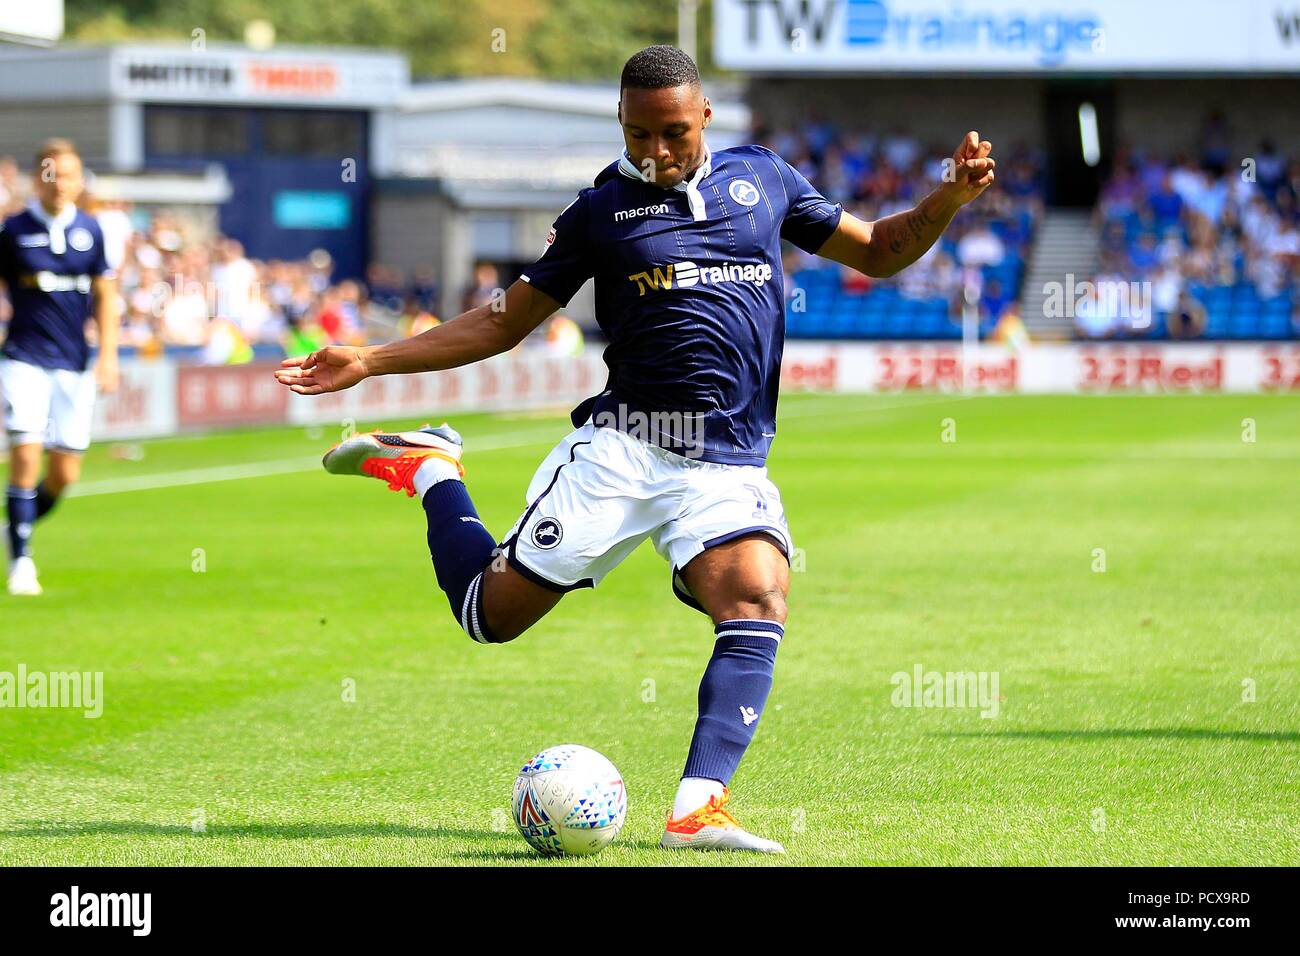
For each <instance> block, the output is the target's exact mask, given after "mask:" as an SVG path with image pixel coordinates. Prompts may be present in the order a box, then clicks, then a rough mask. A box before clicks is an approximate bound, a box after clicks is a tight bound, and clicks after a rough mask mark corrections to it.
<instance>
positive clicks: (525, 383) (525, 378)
mask: <svg viewBox="0 0 1300 956" xmlns="http://www.w3.org/2000/svg"><path fill="white" fill-rule="evenodd" d="M512 371H513V372H514V382H513V385H514V387H513V388H512V389H511V394H512V395H513V396H514V397H515V398H523V397H525V396H526V395H527V394H528V392H529V390H530V389H531V388H532V387H533V376H532V371H531V370H530V369H529V368H528V362H527V360H525V359H515V360H514V363H513V368H512Z"/></svg>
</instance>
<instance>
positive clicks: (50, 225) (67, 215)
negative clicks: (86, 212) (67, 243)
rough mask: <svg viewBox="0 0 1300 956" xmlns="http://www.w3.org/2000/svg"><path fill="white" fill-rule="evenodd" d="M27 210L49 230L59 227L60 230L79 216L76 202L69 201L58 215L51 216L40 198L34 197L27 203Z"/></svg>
mask: <svg viewBox="0 0 1300 956" xmlns="http://www.w3.org/2000/svg"><path fill="white" fill-rule="evenodd" d="M27 211H28V212H30V213H31V214H32V216H33V217H34V218H35V219H36V221H37V222H39V223H40V224H41V225H42V226H44V227H45V228H46V229H47V230H48V229H57V230H59V231H60V232H62V231H63V230H65V229H67V228H68V227H69V226H70V225H72V222H73V220H75V219H76V218H77V207H76V205H75V204H74V203H68V205H67V206H65V207H64V208H63V211H62V212H61V213H59V214H58V215H57V216H51V215H50V214H49V213H48V212H46V211H45V207H44V206H42V205H41V203H40V200H37V199H33V200H31V201H29V202H28V203H27Z"/></svg>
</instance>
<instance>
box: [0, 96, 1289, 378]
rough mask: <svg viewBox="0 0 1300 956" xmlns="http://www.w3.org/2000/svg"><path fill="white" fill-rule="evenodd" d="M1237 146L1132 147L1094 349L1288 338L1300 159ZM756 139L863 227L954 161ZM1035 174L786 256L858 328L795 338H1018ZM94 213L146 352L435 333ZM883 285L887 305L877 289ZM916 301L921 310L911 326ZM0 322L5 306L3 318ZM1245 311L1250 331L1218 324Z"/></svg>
mask: <svg viewBox="0 0 1300 956" xmlns="http://www.w3.org/2000/svg"><path fill="white" fill-rule="evenodd" d="M1230 140H1231V136H1230V131H1229V130H1228V129H1227V127H1226V124H1225V122H1224V121H1223V119H1222V117H1219V116H1212V117H1211V118H1210V119H1209V120H1208V121H1207V123H1206V127H1205V129H1204V130H1202V131H1201V139H1200V141H1201V142H1202V143H1203V144H1204V148H1203V150H1202V151H1201V153H1200V155H1198V156H1195V157H1192V156H1188V155H1173V156H1169V155H1163V154H1160V153H1154V152H1142V151H1137V150H1128V149H1125V150H1122V151H1121V152H1120V154H1119V155H1118V156H1117V157H1116V161H1115V163H1114V167H1113V168H1114V171H1113V173H1112V175H1111V177H1110V179H1109V180H1108V181H1107V182H1106V183H1105V185H1104V187H1103V189H1102V191H1101V195H1100V198H1099V201H1098V206H1097V212H1096V223H1097V228H1098V232H1099V236H1100V250H1099V259H1100V270H1099V273H1098V274H1097V275H1096V276H1094V277H1093V286H1094V288H1095V289H1097V290H1105V289H1108V288H1110V289H1113V288H1127V287H1129V286H1131V285H1133V284H1134V283H1138V284H1140V286H1141V288H1142V290H1144V291H1145V292H1147V293H1148V294H1147V295H1146V297H1145V298H1141V297H1140V301H1141V304H1140V305H1139V306H1133V304H1132V303H1131V302H1129V303H1128V305H1129V306H1130V308H1129V309H1128V311H1125V310H1124V309H1118V310H1117V309H1115V308H1110V307H1106V306H1105V305H1104V304H1103V303H1104V302H1105V301H1107V298H1106V297H1105V296H1103V295H1102V294H1101V293H1100V292H1099V293H1098V295H1097V303H1098V304H1097V305H1096V306H1095V307H1090V308H1086V309H1083V310H1082V311H1081V313H1080V314H1079V315H1077V316H1076V317H1075V322H1076V331H1077V333H1078V334H1079V335H1080V336H1081V337H1086V338H1109V337H1116V336H1148V335H1166V334H1167V335H1170V336H1174V337H1192V336H1197V335H1201V334H1203V333H1206V332H1207V331H1208V332H1209V334H1211V335H1216V336H1221V335H1232V334H1241V335H1243V336H1249V335H1256V334H1257V335H1262V336H1263V337H1277V338H1283V337H1288V336H1290V335H1291V334H1293V325H1292V322H1293V309H1294V310H1300V159H1297V158H1295V157H1290V158H1288V157H1286V156H1284V155H1283V154H1282V153H1281V152H1279V150H1278V149H1277V147H1276V146H1275V145H1274V144H1273V143H1270V142H1267V141H1265V142H1263V143H1261V144H1259V147H1258V149H1256V150H1255V151H1254V152H1253V154H1252V155H1250V156H1247V157H1245V159H1244V161H1243V160H1242V159H1239V158H1237V157H1236V154H1235V153H1233V152H1232V151H1231V150H1230V149H1229V148H1228V147H1227V145H1226V144H1227V143H1229V142H1230ZM754 141H756V142H759V143H762V144H763V145H766V146H768V147H770V148H771V149H773V150H775V151H776V152H777V153H778V154H779V155H781V156H782V157H784V158H785V159H786V160H787V161H788V162H790V163H791V165H793V166H794V167H795V168H797V169H798V170H799V171H800V172H801V173H803V175H804V176H806V177H807V178H808V179H809V180H810V181H811V182H812V183H813V185H814V186H816V187H817V188H818V189H819V190H820V191H821V192H822V193H823V194H824V195H826V196H827V197H828V198H830V199H832V200H835V201H839V202H842V203H844V206H845V209H846V210H848V211H849V212H851V213H853V214H854V215H856V216H858V217H859V218H862V219H866V220H871V219H878V218H881V217H884V216H888V215H891V214H893V213H896V212H901V211H904V210H907V209H909V208H911V207H912V206H913V205H914V204H915V203H916V202H918V201H919V200H920V199H921V198H922V197H923V196H924V195H925V194H926V193H928V192H929V191H931V190H932V189H934V188H935V186H936V185H937V184H938V183H939V182H940V181H941V178H942V175H943V171H944V167H943V162H944V160H945V159H946V158H947V157H948V156H949V155H950V150H949V145H947V144H933V143H923V142H922V141H921V140H920V139H918V138H917V137H915V136H914V135H911V134H910V133H909V132H907V131H906V130H902V129H895V130H893V131H891V132H888V133H861V132H850V131H847V130H844V129H841V128H839V127H837V126H836V125H834V124H832V123H828V122H823V121H820V120H817V119H812V120H809V121H808V122H806V123H804V124H803V125H801V126H799V127H796V128H782V129H770V128H767V127H765V126H763V125H762V124H761V123H760V124H759V126H758V127H757V128H756V129H755V131H754ZM1042 169H1043V164H1042V158H1041V156H1039V155H1037V154H1036V153H1035V152H1033V151H1031V150H1030V149H1028V148H1027V147H1023V146H1019V147H1012V148H1010V149H1005V150H999V153H998V186H997V188H995V189H992V190H989V191H988V192H987V193H985V194H984V195H983V196H982V197H981V198H980V201H979V202H978V203H977V204H974V205H973V206H970V207H967V208H965V209H963V210H962V211H961V212H960V213H959V214H958V216H957V217H956V218H955V219H954V220H953V223H952V225H951V226H950V228H949V229H948V231H947V232H946V233H945V234H944V236H943V238H942V239H941V240H940V242H938V243H936V244H935V246H934V247H933V248H932V249H930V250H929V252H927V253H926V254H925V255H924V256H922V258H921V259H920V260H918V261H917V262H916V263H915V264H913V265H912V266H910V267H909V268H907V269H905V270H903V271H902V272H901V273H899V275H898V276H896V277H894V278H891V279H885V280H875V279H868V278H866V277H864V276H861V275H859V274H857V273H855V272H853V271H852V270H849V269H842V268H840V267H838V266H835V265H833V264H829V263H826V262H825V261H823V260H820V259H817V258H816V257H815V256H811V255H807V254H805V253H802V252H799V251H798V250H791V251H790V252H789V254H788V257H787V260H786V262H785V269H786V273H787V275H789V276H791V278H792V281H791V282H790V283H788V286H789V288H788V289H787V291H788V292H789V291H790V290H791V289H793V288H798V287H806V288H807V289H808V290H809V291H810V293H811V294H814V295H815V296H818V297H820V298H818V300H817V301H815V302H813V303H810V308H811V309H812V310H813V312H814V313H818V312H821V313H834V314H835V315H836V316H838V317H841V318H843V317H847V318H844V321H842V322H841V324H840V325H831V326H820V327H811V328H802V327H801V323H802V324H806V320H804V319H802V318H800V317H799V316H794V315H792V316H790V323H789V324H790V326H791V327H790V333H791V334H792V335H799V334H814V335H816V334H845V333H849V334H864V326H863V322H864V321H865V323H866V326H867V327H866V329H865V334H868V335H870V334H875V333H873V332H872V329H873V328H875V327H874V326H871V323H872V322H873V321H875V320H874V319H873V316H874V315H875V314H876V313H875V312H873V311H872V309H873V308H874V309H876V310H877V312H878V311H879V310H881V309H883V310H884V311H885V312H886V313H887V314H901V315H909V314H915V315H917V316H923V318H926V319H927V320H928V321H929V322H930V325H928V326H925V327H924V328H922V327H921V326H919V325H918V326H917V328H915V329H911V328H909V327H908V326H907V325H906V323H904V325H902V326H895V327H894V334H896V335H898V336H900V337H906V336H907V335H908V334H909V332H919V334H920V335H921V337H933V336H938V337H951V336H953V335H955V334H957V333H956V332H955V331H954V329H955V323H957V322H958V321H959V320H960V316H961V313H962V310H963V306H964V304H966V303H975V304H976V306H977V311H978V318H979V321H980V327H981V331H982V333H983V334H985V335H989V334H993V335H996V336H997V337H1002V333H1003V332H1005V331H1008V330H1009V331H1010V333H1012V334H1017V333H1020V334H1022V333H1023V325H1022V324H1021V323H1020V320H1019V317H1018V315H1017V307H1016V299H1017V296H1018V294H1019V291H1020V285H1021V281H1022V279H1023V272H1024V264H1025V260H1026V258H1027V255H1028V250H1029V246H1030V243H1031V242H1032V239H1033V233H1034V229H1035V226H1036V224H1037V222H1038V220H1039V217H1040V215H1041V212H1042V208H1043V194H1044V183H1043V176H1042ZM29 195H30V189H29V186H28V181H27V178H26V177H25V176H24V175H22V174H21V173H20V171H19V169H18V166H17V165H16V163H15V162H14V161H13V160H12V159H10V158H5V157H0V211H2V212H3V213H4V215H10V214H12V213H14V212H16V211H18V210H20V209H21V208H22V207H23V205H24V204H25V203H26V202H28V201H29ZM82 204H83V205H84V206H86V207H87V208H88V209H90V211H92V212H93V213H94V214H95V215H96V216H97V217H98V219H99V221H100V223H101V225H102V227H103V230H104V235H105V244H106V246H107V247H108V251H109V260H110V263H111V264H113V265H114V266H115V268H116V271H117V276H118V285H119V290H120V292H121V295H122V305H123V310H122V315H123V330H122V343H123V345H125V346H128V347H135V348H136V349H138V350H140V351H141V352H143V353H145V354H149V353H156V352H158V351H160V350H161V349H162V348H163V347H165V346H187V347H190V348H192V349H194V350H196V351H198V352H200V353H201V355H202V357H203V359H204V360H205V361H209V362H214V363H219V362H231V361H243V360H246V359H247V358H249V357H251V355H252V350H253V349H254V348H256V347H258V346H278V347H281V348H283V349H284V350H286V351H288V352H291V353H293V354H300V353H302V352H304V351H307V350H309V349H312V348H315V347H319V346H320V345H324V344H330V343H346V344H361V343H365V342H373V341H383V340H388V339H392V338H396V337H400V336H403V335H413V334H418V333H419V332H422V331H425V330H426V329H429V328H432V327H433V326H434V325H436V324H437V323H438V318H437V317H436V311H437V309H436V303H437V300H438V289H437V285H436V282H435V279H434V276H433V275H432V273H431V272H429V271H425V272H421V273H418V274H413V275H403V274H402V273H400V272H399V271H397V270H395V269H392V268H390V267H387V266H385V265H382V264H375V265H372V266H371V267H370V269H369V270H368V272H367V274H366V277H365V281H357V280H353V279H341V280H339V279H336V278H335V276H334V263H333V262H332V260H331V259H330V256H329V254H328V253H326V252H325V251H324V250H317V251H316V252H314V253H312V254H311V255H310V256H309V257H307V258H305V259H302V260H279V259H271V260H265V261H263V260H257V259H252V258H249V257H248V256H247V255H246V253H245V250H244V249H243V248H242V246H241V245H240V244H239V243H238V242H237V241H235V240H234V239H231V238H227V237H223V236H220V235H217V236H201V235H196V234H194V233H193V232H192V231H191V230H192V224H190V223H188V222H185V221H182V220H180V219H178V218H177V217H175V216H172V215H170V214H168V213H166V212H154V213H152V214H146V213H144V212H143V211H142V210H139V209H136V210H133V209H131V208H130V206H129V205H128V204H125V203H120V202H96V201H95V199H94V197H93V196H88V197H87V198H86V200H84V201H83V203H82ZM497 290H498V276H497V273H496V270H495V268H494V267H493V266H491V265H490V264H487V263H480V264H479V265H477V266H476V267H475V270H474V278H473V281H472V282H471V283H470V284H469V285H468V287H467V288H466V289H465V290H463V291H464V294H463V296H462V300H461V302H460V306H461V307H462V308H471V307H473V306H476V305H482V304H483V303H484V302H486V301H489V300H490V298H491V296H492V295H493V294H494V293H495V292H497ZM876 290H878V291H881V292H882V294H881V295H879V296H874V297H873V296H868V295H865V294H864V293H868V292H870V291H876ZM1109 301H1110V302H1111V304H1112V305H1113V304H1114V299H1110V300H1109ZM864 304H865V305H864ZM859 306H863V308H862V311H859ZM911 306H915V307H916V308H918V309H920V308H922V307H924V309H925V310H927V311H925V312H924V313H922V312H915V313H909V312H908V308H909V307H911ZM6 308H7V304H6V303H5V302H4V301H3V300H2V299H0V323H2V322H3V321H5V320H6V318H7V315H6V312H5V310H6ZM1234 310H1236V311H1234ZM1238 316H1244V318H1242V323H1243V324H1238V325H1225V324H1224V323H1225V322H1229V321H1230V320H1232V319H1233V318H1234V317H1238ZM940 319H942V321H941V322H940V321H939V320H940ZM918 321H920V320H918ZM844 322H847V323H848V324H847V325H845V324H844ZM936 323H937V325H936ZM1216 323H1217V324H1216ZM1252 323H1254V324H1252ZM554 325H555V326H556V328H555V329H547V330H546V331H545V332H544V333H543V335H542V336H540V338H542V339H544V340H545V341H546V342H547V344H548V345H550V346H552V347H554V348H556V349H557V350H558V349H565V348H568V347H569V343H570V342H571V341H572V340H573V332H574V331H575V330H576V327H574V328H572V329H571V328H569V327H568V326H569V325H572V323H569V322H568V321H567V320H564V319H560V320H557V321H556V322H555V323H554ZM1207 326H1208V328H1207ZM886 334H889V333H888V330H887V331H886ZM578 337H579V339H580V333H579V336H578Z"/></svg>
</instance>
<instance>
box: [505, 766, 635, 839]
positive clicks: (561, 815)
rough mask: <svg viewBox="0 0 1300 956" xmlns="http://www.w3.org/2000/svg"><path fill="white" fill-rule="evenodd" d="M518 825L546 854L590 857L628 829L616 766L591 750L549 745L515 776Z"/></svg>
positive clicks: (621, 786)
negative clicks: (625, 825)
mask: <svg viewBox="0 0 1300 956" xmlns="http://www.w3.org/2000/svg"><path fill="white" fill-rule="evenodd" d="M513 810H514V818H515V826H517V827H519V832H520V833H521V834H523V837H524V839H525V840H527V841H528V845H529V846H531V847H532V848H533V849H534V850H536V851H537V852H538V853H541V854H542V855H543V856H590V855H591V854H593V853H599V852H600V851H601V850H603V849H604V848H605V847H607V846H609V844H610V842H611V841H613V839H614V837H616V836H618V831H619V830H621V829H623V818H624V817H625V816H627V791H626V790H625V789H624V788H623V776H622V774H620V773H619V772H618V770H617V769H616V768H615V767H614V765H613V764H612V763H610V762H609V761H608V760H606V759H605V758H604V757H603V756H602V755H600V754H598V753H596V751H594V750H592V749H590V748H589V747H580V746H578V745H577V744H560V745H559V746H556V747H547V748H546V749H545V750H543V751H542V752H541V753H539V754H538V755H537V756H535V757H533V759H532V760H530V761H528V763H526V764H524V767H523V769H522V770H520V771H519V776H518V777H516V778H515V795H514V801H513Z"/></svg>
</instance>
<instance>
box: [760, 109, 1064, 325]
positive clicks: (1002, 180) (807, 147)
mask: <svg viewBox="0 0 1300 956" xmlns="http://www.w3.org/2000/svg"><path fill="white" fill-rule="evenodd" d="M755 141H756V142H759V143H761V144H763V145H765V146H768V147H769V148H771V149H772V150H774V151H775V152H776V153H777V154H778V155H780V156H782V157H783V158H785V159H786V160H787V161H788V162H789V163H790V164H791V165H792V166H794V167H795V168H796V169H798V170H799V171H800V172H801V173H803V175H804V176H805V177H807V179H808V180H809V181H810V182H811V183H812V184H813V185H814V186H815V187H817V189H818V190H819V191H820V192H821V193H822V194H823V195H825V196H826V197H827V198H829V199H831V200H833V201H837V202H842V203H843V204H844V208H845V210H847V211H848V212H851V213H852V214H853V215H855V216H857V217H858V218H860V219H866V220H872V219H879V218H882V217H884V216H889V215H892V214H893V213H896V212H902V211H905V210H907V209H910V208H911V207H912V206H914V205H915V204H916V203H917V202H919V201H920V200H921V199H922V198H923V197H924V196H925V195H926V194H927V193H929V192H930V191H932V190H933V189H934V188H935V187H936V186H938V185H939V184H940V183H941V182H942V177H943V174H944V160H945V159H948V158H949V157H951V155H952V151H953V149H954V148H955V147H956V143H955V142H954V143H951V144H948V143H924V142H922V141H921V140H920V139H918V138H917V137H916V136H914V135H912V134H911V133H909V132H908V131H906V130H902V129H896V130H893V131H892V132H889V133H884V134H876V133H861V132H849V131H846V130H843V129H841V128H839V127H838V126H836V125H835V124H832V123H828V122H822V121H818V120H811V121H809V122H807V123H805V124H803V125H802V126H799V127H797V128H790V129H784V128H783V129H768V128H766V127H764V126H762V125H761V124H760V125H759V126H758V128H757V129H756V130H755ZM1042 208H1043V182H1042V161H1041V157H1040V156H1038V155H1037V154H1036V153H1035V152H1033V151H1032V150H1030V149H1029V148H1028V147H1026V146H1012V147H1010V148H1007V149H1004V150H999V152H998V186H997V188H996V189H991V190H989V191H988V192H986V193H985V194H984V195H983V196H981V197H980V201H979V202H978V203H977V204H974V205H972V206H970V207H967V208H965V209H963V210H962V211H961V212H960V213H959V214H958V215H957V217H956V218H955V219H954V220H953V222H952V225H951V226H950V227H949V229H948V230H947V232H946V233H945V234H944V236H943V238H942V239H941V240H940V242H938V243H936V244H935V245H934V246H933V247H932V248H931V249H930V250H929V252H927V253H926V254H925V255H924V256H922V257H921V259H919V260H918V261H917V262H916V263H914V264H913V265H911V266H909V267H908V268H907V269H905V270H903V271H902V272H900V273H899V274H898V276H896V277H894V278H891V279H885V280H873V279H868V278H866V277H864V276H861V275H859V274H858V273H855V272H853V271H852V270H850V269H846V268H840V267H838V266H830V265H828V264H826V263H825V262H824V261H822V260H819V259H817V258H816V257H814V256H808V255H805V254H803V253H799V252H795V253H792V254H791V256H790V258H789V259H788V260H787V262H786V271H787V274H792V275H793V276H794V282H793V285H795V286H798V285H800V282H801V277H803V278H808V277H809V276H808V274H809V273H813V272H826V271H829V270H834V271H835V272H836V273H837V277H838V285H839V290H838V291H839V293H840V294H841V295H840V296H839V297H838V298H836V299H835V301H839V302H844V301H847V300H848V299H850V298H851V297H852V296H854V295H860V294H861V293H863V292H867V291H868V290H870V289H873V288H877V287H880V288H884V289H887V290H896V292H897V295H898V297H899V298H900V299H902V300H903V301H907V300H917V301H927V302H931V303H935V302H936V300H942V302H943V303H944V305H943V306H941V312H943V314H945V315H946V316H947V317H948V318H949V319H951V320H952V321H957V320H958V319H959V317H960V312H961V305H962V303H963V301H965V299H966V297H967V296H968V295H969V296H970V297H971V298H972V299H974V300H975V301H976V302H977V303H978V309H979V318H980V322H981V326H982V327H983V328H984V330H985V331H986V332H987V331H991V330H992V328H993V327H994V326H995V325H996V323H997V322H998V320H999V319H1000V318H1002V317H1003V316H1004V315H1006V314H1007V313H1008V312H1010V311H1013V307H1014V304H1015V298H1016V294H1017V291H1018V288H1019V284H1020V280H1021V278H1022V274H1023V269H1024V263H1025V259H1026V256H1027V254H1028V249H1029V244H1030V242H1031V241H1032V238H1033V232H1034V227H1035V225H1036V223H1037V221H1038V219H1039V216H1040V214H1041V212H1042ZM820 285H821V283H818V282H813V283H811V286H812V287H813V288H819V287H820Z"/></svg>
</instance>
